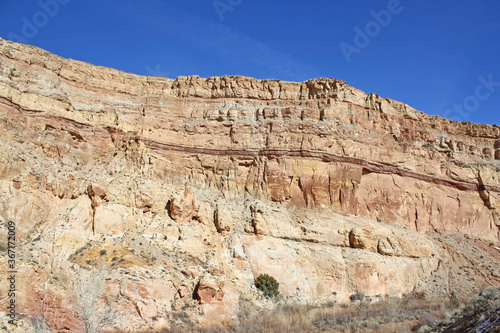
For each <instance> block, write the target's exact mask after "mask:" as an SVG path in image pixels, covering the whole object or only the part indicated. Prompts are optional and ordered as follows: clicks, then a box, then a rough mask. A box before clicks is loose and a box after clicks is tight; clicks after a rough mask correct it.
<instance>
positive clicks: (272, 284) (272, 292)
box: [255, 274, 280, 297]
mask: <svg viewBox="0 0 500 333" xmlns="http://www.w3.org/2000/svg"><path fill="white" fill-rule="evenodd" d="M279 285H280V284H279V283H278V281H276V279H275V278H273V277H272V276H270V275H268V274H261V275H259V276H258V277H257V279H255V286H256V287H257V289H259V290H260V291H262V293H263V294H264V296H266V297H275V296H277V295H278V294H279V290H278V288H279Z"/></svg>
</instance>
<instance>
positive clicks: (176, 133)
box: [0, 39, 500, 331]
mask: <svg viewBox="0 0 500 333" xmlns="http://www.w3.org/2000/svg"><path fill="white" fill-rule="evenodd" d="M0 74H1V75H0V133H1V140H0V197H1V198H2V201H1V202H0V220H1V221H2V223H0V235H2V236H1V237H2V238H1V239H6V238H5V237H4V236H5V235H6V233H7V229H6V225H5V221H9V220H12V221H15V222H16V223H17V230H16V232H17V237H18V238H19V241H20V245H19V249H20V250H19V254H18V256H19V257H18V259H17V260H18V262H19V263H20V265H21V266H22V267H21V268H20V270H19V271H20V272H22V273H25V276H30V277H31V278H30V280H29V281H28V280H22V279H21V280H20V282H19V283H20V284H19V286H18V288H19V290H20V292H19V295H22V296H19V297H20V298H19V304H20V305H19V307H18V311H19V312H20V313H21V314H26V315H33V314H35V313H42V314H43V313H46V317H47V318H52V319H54V318H57V320H55V319H54V320H52V319H50V325H52V327H53V328H54V329H56V330H60V331H64V329H69V330H71V329H72V328H75V327H77V326H78V325H80V324H81V322H79V320H78V318H77V317H75V314H74V312H72V311H73V310H72V309H73V305H72V304H71V300H72V298H71V296H70V294H69V292H68V290H69V289H68V288H69V286H70V285H71V283H72V282H71V281H73V280H74V278H75V276H77V275H78V272H79V271H80V270H82V269H83V270H88V269H91V268H95V267H101V268H104V269H106V270H108V271H109V276H108V277H107V279H106V284H107V289H106V293H105V295H103V297H102V298H101V299H100V302H101V303H102V306H105V305H106V304H109V303H110V301H111V303H113V304H116V306H117V308H116V311H119V312H120V313H123V317H124V318H125V320H123V321H122V325H123V327H122V328H124V327H126V328H127V329H132V328H133V329H137V330H140V329H144V330H148V329H153V328H160V327H169V326H171V325H172V324H173V323H176V322H177V321H183V322H184V323H187V322H192V323H195V322H199V321H211V320H221V319H224V318H225V319H226V320H229V319H231V318H232V319H234V320H237V318H238V311H239V308H240V306H241V304H252V306H254V307H255V308H256V309H270V308H272V307H273V306H274V305H275V303H273V302H272V301H270V300H267V299H264V298H262V297H261V296H259V295H260V294H259V291H258V290H257V289H256V288H255V287H254V285H253V281H254V278H256V277H257V276H258V275H260V274H269V275H271V276H273V277H275V278H276V279H277V280H278V282H279V286H280V295H281V297H282V298H281V301H280V302H283V303H286V302H291V303H294V302H295V303H304V302H329V301H348V300H349V299H350V296H352V295H353V294H358V293H359V294H361V293H362V294H364V295H366V296H368V297H371V298H373V299H376V298H380V297H384V296H385V295H393V296H397V295H401V294H403V293H406V292H410V291H425V292H426V293H427V294H428V295H429V297H436V298H437V297H445V296H448V295H449V294H450V293H451V292H452V291H453V292H455V293H456V294H457V295H464V296H467V295H471V294H472V293H476V292H478V291H479V290H478V288H484V287H487V286H491V285H498V284H499V283H500V280H499V279H500V272H499V271H498V260H499V255H500V252H499V251H498V249H497V248H496V247H495V246H497V245H498V240H499V225H500V220H499V219H500V214H499V212H500V211H499V209H500V206H499V202H500V201H499V199H500V178H499V168H500V160H498V156H497V155H498V154H497V153H498V151H500V146H499V142H500V128H499V127H498V126H496V125H494V126H489V125H481V124H471V123H458V122H453V121H449V120H446V119H442V118H440V117H437V116H428V115H426V114H424V113H422V112H420V111H417V110H415V109H413V108H411V107H409V106H408V105H405V104H403V103H400V102H397V101H394V100H390V99H386V98H381V97H379V96H377V95H375V94H365V93H364V92H361V91H359V90H357V89H355V88H353V87H350V86H349V85H347V84H346V83H345V82H343V81H339V80H334V79H323V78H321V79H313V80H309V81H306V82H303V83H295V82H283V81H278V80H256V79H252V78H247V77H240V76H231V77H229V76H228V77H213V78H207V79H204V78H200V77H196V76H193V77H179V78H177V79H175V80H173V79H168V78H160V77H143V76H138V75H133V74H128V73H123V72H120V71H117V70H114V69H109V68H103V67H97V66H93V65H90V64H86V63H82V62H78V61H74V60H69V59H62V58H60V57H57V56H55V55H53V54H50V53H48V52H46V51H43V50H40V49H38V48H35V47H31V46H27V45H22V44H16V43H11V42H8V41H4V40H1V39H0ZM465 235H467V237H466V236H465ZM2 242H3V241H2ZM1 244H2V245H3V244H4V243H1ZM0 254H1V255H2V260H6V253H5V252H0ZM0 268H1V270H2V274H4V273H5V272H6V268H5V266H4V265H3V264H2V266H0ZM4 283H5V282H4ZM0 286H1V288H2V289H1V290H5V289H4V285H0ZM47 295H55V296H54V297H52V296H50V297H49V296H47ZM63 299H65V300H68V301H65V302H62V301H61V300H63ZM5 301H6V298H5V297H3V298H1V299H0V305H2V304H4V303H2V302H5ZM2 306H3V305H2ZM61 318H71V320H69V319H68V320H66V319H64V320H63V319H61Z"/></svg>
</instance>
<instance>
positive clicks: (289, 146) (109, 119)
mask: <svg viewBox="0 0 500 333" xmlns="http://www.w3.org/2000/svg"><path fill="white" fill-rule="evenodd" d="M0 47H1V53H0V54H1V58H0V59H1V72H2V73H3V75H2V79H1V81H0V97H1V98H2V99H1V100H2V110H3V119H4V122H8V121H14V122H18V121H20V120H22V119H26V122H29V123H30V125H29V126H30V128H32V129H36V131H37V133H38V134H39V135H40V137H41V138H43V137H44V136H45V135H49V134H48V133H50V131H51V130H54V129H55V130H60V129H63V130H66V131H68V133H72V135H74V137H75V138H76V139H77V140H79V141H81V142H82V144H85V145H90V146H93V147H99V148H100V150H99V151H96V154H103V155H105V154H106V153H109V152H110V151H113V150H114V149H116V146H117V145H119V144H122V145H123V142H119V141H120V140H122V141H123V140H133V141H134V142H135V143H136V144H137V145H139V146H141V147H144V153H146V154H148V156H149V157H148V158H149V159H150V162H151V163H152V167H151V169H152V170H154V172H156V173H158V174H161V175H167V174H170V175H176V176H181V177H182V176H184V177H185V178H186V179H188V180H191V181H196V182H201V183H205V184H211V185H212V186H215V187H217V188H225V189H226V190H227V191H230V192H234V193H238V194H240V195H243V194H245V193H249V194H251V195H254V196H257V197H259V198H265V199H269V200H272V201H276V202H280V203H282V204H285V205H294V206H297V207H319V208H324V209H333V210H334V211H337V212H339V213H342V214H350V215H352V214H355V215H360V216H364V217H370V218H377V219H380V220H382V221H384V222H387V223H391V224H398V225H403V226H406V227H410V228H413V229H415V230H420V231H428V230H436V231H444V230H457V231H461V232H464V233H470V234H473V235H477V236H480V237H484V238H490V239H498V237H499V233H498V230H499V229H498V224H500V220H499V214H498V208H499V201H498V198H499V191H500V177H499V168H500V127H499V126H497V125H492V126H490V125H481V124H472V123H459V122H454V121H449V120H446V119H442V118H440V117H438V116H429V115H426V114H425V113H423V112H420V111H417V110H415V109H413V108H411V107H410V106H408V105H406V104H403V103H400V102H397V101H394V100H390V99H387V98H381V97H379V96H378V95H376V94H366V93H364V92H362V91H360V90H357V89H355V88H353V87H350V86H349V85H347V84H346V83H345V82H343V81H340V80H335V79H313V80H309V81H306V82H302V83H295V82H283V81H278V80H256V79H252V78H248V77H241V76H231V77H211V78H207V79H203V78H200V77H197V76H193V77H179V78H177V79H176V80H172V79H167V78H160V77H142V76H138V75H133V74H127V73H123V72H120V71H117V70H113V69H109V68H103V67H97V66H92V65H89V64H86V63H82V62H78V61H74V60H67V59H62V58H60V57H57V56H55V55H52V54H50V53H48V52H46V51H43V50H40V49H37V48H34V47H29V46H25V45H20V44H13V43H10V42H7V41H1V44H0ZM422 98H425V96H423V97H422ZM13 110H16V111H13ZM31 123H32V124H31ZM97 133H98V135H96V134H97ZM117 138H120V139H119V140H118V139H117ZM117 140H118V141H117ZM59 154H64V152H63V153H61V152H59Z"/></svg>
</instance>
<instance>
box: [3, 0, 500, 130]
mask: <svg viewBox="0 0 500 333" xmlns="http://www.w3.org/2000/svg"><path fill="white" fill-rule="evenodd" d="M0 36H1V37H2V38H4V39H10V40H14V41H22V42H25V43H28V44H32V45H35V46H38V47H41V48H43V49H46V50H48V51H50V52H53V53H55V54H58V55H60V56H63V57H67V58H73V59H77V60H82V61H86V62H90V63H92V64H96V65H103V66H108V67H114V68H118V69H120V70H123V71H127V72H132V73H137V74H144V75H160V76H168V77H172V78H175V77H177V76H179V75H193V74H196V75H200V76H202V77H209V76H214V75H246V76H251V77H256V78H260V79H264V78H277V79H281V80H288V81H304V80H307V79H310V78H316V77H332V78H336V79H341V80H344V81H346V82H347V83H348V84H350V85H352V86H354V87H356V88H359V89H361V90H363V91H365V92H367V93H371V92H373V93H376V94H378V95H381V96H383V97H389V98H393V99H396V100H399V101H402V102H404V103H407V104H409V105H411V106H413V107H415V108H417V109H419V110H421V111H424V112H426V113H429V114H435V115H441V116H445V117H447V118H450V119H453V120H458V121H471V122H480V123H489V124H494V123H496V124H500V61H499V60H500V1H498V0H477V1H470V0H468V1H465V0H439V1H437V0H399V1H398V0H353V1H348V0H347V1H332V0H318V1H309V2H306V1H294V0H288V1H264V0H183V1H180V0H175V1H174V0H142V1H138V0H135V1H134V0H105V1H103V0H100V1H97V0H85V1H81V0H40V1H38V0H33V1H30V0H23V1H20V0H17V1H15V0H12V1H11V0H0Z"/></svg>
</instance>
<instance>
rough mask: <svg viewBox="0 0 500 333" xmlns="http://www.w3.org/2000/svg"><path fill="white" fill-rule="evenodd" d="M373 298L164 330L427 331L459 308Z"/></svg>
mask: <svg viewBox="0 0 500 333" xmlns="http://www.w3.org/2000/svg"><path fill="white" fill-rule="evenodd" d="M370 301H372V299H371V298H369V297H367V296H365V298H364V302H363V303H345V304H335V303H329V304H324V305H281V306H278V307H277V308H276V309H274V310H272V311H268V312H259V313H253V312H251V311H250V312H249V313H240V314H239V317H238V320H236V321H233V322H227V321H224V322H219V323H217V324H215V325H212V326H209V327H199V328H197V329H196V328H193V327H188V326H187V325H186V327H185V328H183V327H179V326H176V327H175V328H174V327H173V328H172V329H170V330H163V331H161V332H164V333H166V332H168V333H181V332H192V333H212V332H214V333H215V332H238V333H246V332H248V333H250V332H252V333H253V332H255V333H259V332H262V333H264V332H266V333H267V332H345V333H347V332H349V333H350V332H364V333H369V332H386V333H389V332H398V333H399V332H401V333H405V332H417V331H419V330H421V331H422V332H424V331H426V330H427V329H430V328H431V327H432V326H435V325H437V324H439V323H440V322H442V321H443V320H446V319H447V318H448V317H449V316H450V314H451V313H453V311H455V307H454V304H453V303H452V302H451V301H447V302H443V301H432V300H428V299H426V298H425V297H424V296H423V295H422V294H411V295H407V296H405V297H403V299H401V298H396V297H390V298H384V299H381V300H379V301H378V302H373V301H372V302H370Z"/></svg>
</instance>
